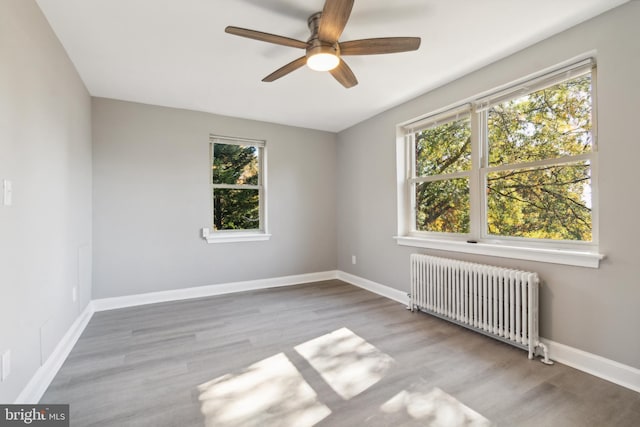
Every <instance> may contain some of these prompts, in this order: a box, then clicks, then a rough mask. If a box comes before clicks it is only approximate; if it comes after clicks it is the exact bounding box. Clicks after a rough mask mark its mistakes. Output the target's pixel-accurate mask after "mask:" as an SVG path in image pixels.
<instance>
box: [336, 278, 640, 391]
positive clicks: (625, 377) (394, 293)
mask: <svg viewBox="0 0 640 427" xmlns="http://www.w3.org/2000/svg"><path fill="white" fill-rule="evenodd" d="M338 279H340V280H342V281H344V282H347V283H350V284H352V285H355V286H358V287H360V288H363V289H366V290H368V291H371V292H374V293H376V294H378V295H382V296H384V297H387V298H389V299H392V300H394V301H397V302H399V303H401V304H404V305H408V304H409V297H408V296H407V294H406V293H404V292H402V291H399V290H397V289H394V288H391V287H389V286H386V285H382V284H380V283H376V282H373V281H371V280H368V279H364V278H362V277H358V276H355V275H353V274H349V273H346V272H344V271H338ZM540 340H541V341H542V342H543V343H544V344H545V345H546V346H547V347H549V357H550V358H551V359H553V360H555V361H557V362H559V363H562V364H564V365H567V366H571V367H572V368H576V369H578V370H580V371H583V372H586V373H588V374H591V375H594V376H596V377H599V378H602V379H604V380H607V381H610V382H612V383H614V384H618V385H620V386H622V387H626V388H628V389H631V390H633V391H637V392H640V369H636V368H633V367H631V366H628V365H624V364H622V363H619V362H616V361H614V360H611V359H607V358H604V357H602V356H598V355H596V354H593V353H587V352H586V351H583V350H579V349H577V348H573V347H569V346H568V345H564V344H560V343H557V342H554V341H551V340H548V339H546V338H540Z"/></svg>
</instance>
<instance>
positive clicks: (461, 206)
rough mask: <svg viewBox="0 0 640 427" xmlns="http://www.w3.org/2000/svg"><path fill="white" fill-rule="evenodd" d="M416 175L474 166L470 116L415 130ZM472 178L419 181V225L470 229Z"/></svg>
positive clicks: (421, 227)
mask: <svg viewBox="0 0 640 427" xmlns="http://www.w3.org/2000/svg"><path fill="white" fill-rule="evenodd" d="M415 147H416V156H415V158H416V175H420V176H434V175H445V176H446V174H451V173H455V172H463V171H468V170H470V169H471V126H470V123H469V118H468V117H467V118H464V119H460V120H455V121H451V122H447V123H445V124H442V125H439V126H434V127H431V128H429V129H425V130H423V131H421V132H418V133H417V134H416V143H415ZM469 213H470V206H469V179H468V178H454V179H447V178H444V179H441V180H438V181H431V182H425V183H421V184H419V185H416V229H417V230H419V231H439V232H449V233H468V232H469V226H470V223H469Z"/></svg>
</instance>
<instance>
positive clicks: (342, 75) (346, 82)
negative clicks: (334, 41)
mask: <svg viewBox="0 0 640 427" xmlns="http://www.w3.org/2000/svg"><path fill="white" fill-rule="evenodd" d="M329 72H330V73H331V75H332V76H333V77H334V78H335V79H336V80H337V81H338V82H340V84H341V85H342V86H344V87H346V88H347V89H349V88H350V87H353V86H355V85H357V84H358V79H356V76H355V74H353V71H351V68H349V66H348V65H347V63H346V62H344V61H343V60H342V59H341V60H340V63H339V64H338V66H337V67H336V68H334V69H333V70H331V71H329Z"/></svg>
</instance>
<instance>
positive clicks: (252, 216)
mask: <svg viewBox="0 0 640 427" xmlns="http://www.w3.org/2000/svg"><path fill="white" fill-rule="evenodd" d="M212 145H213V150H212V151H213V159H212V174H211V176H212V191H213V228H214V230H258V229H260V228H261V224H260V220H261V214H260V199H261V197H260V196H261V194H260V193H261V191H262V185H261V177H260V174H261V170H260V169H261V159H260V156H261V150H262V147H260V146H256V145H246V144H237V143H233V144H227V143H222V142H217V141H216V142H214V143H213V144H212Z"/></svg>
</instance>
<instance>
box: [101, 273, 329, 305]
mask: <svg viewBox="0 0 640 427" xmlns="http://www.w3.org/2000/svg"><path fill="white" fill-rule="evenodd" d="M335 278H337V271H323V272H319V273H308V274H298V275H294V276H284V277H274V278H269V279H258V280H249V281H244V282H232V283H221V284H219V285H207V286H196V287H193V288H185V289H175V290H171V291H160V292H150V293H146V294H136V295H127V296H123V297H113V298H101V299H95V300H93V304H94V308H95V311H106V310H115V309H118V308H125V307H134V306H138V305H146V304H156V303H160V302H169V301H179V300H185V299H192V298H203V297H210V296H215V295H224V294H230V293H234V292H244V291H253V290H257V289H267V288H275V287H280V286H292V285H300V284H303V283H311V282H320V281H323V280H331V279H335Z"/></svg>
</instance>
